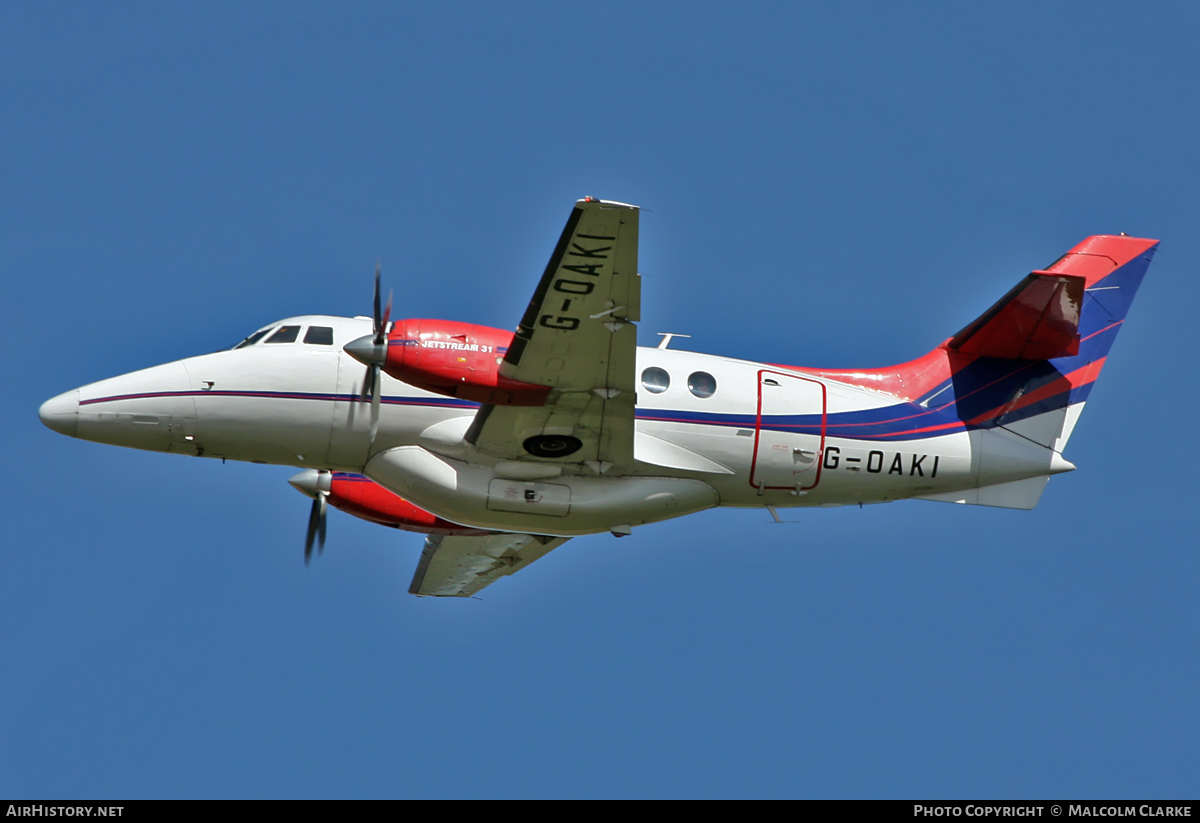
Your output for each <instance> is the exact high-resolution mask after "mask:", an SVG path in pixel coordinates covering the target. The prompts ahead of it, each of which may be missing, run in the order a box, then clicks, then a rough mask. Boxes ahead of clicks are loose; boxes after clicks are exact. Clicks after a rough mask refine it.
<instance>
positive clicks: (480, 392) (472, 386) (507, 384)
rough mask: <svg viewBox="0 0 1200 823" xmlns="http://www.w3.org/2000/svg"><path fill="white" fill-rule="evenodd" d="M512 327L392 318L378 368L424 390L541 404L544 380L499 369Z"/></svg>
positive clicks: (505, 403) (510, 403) (500, 403)
mask: <svg viewBox="0 0 1200 823" xmlns="http://www.w3.org/2000/svg"><path fill="white" fill-rule="evenodd" d="M512 338H513V333H512V332H508V331H503V330H502V329H493V328H488V327H487V326H476V325H473V324H471V323H457V322H455V321H453V320H397V321H396V322H395V323H394V324H392V330H391V332H390V333H389V334H388V349H387V362H386V363H385V364H384V366H383V370H384V371H385V372H387V373H388V374H389V375H391V376H392V377H394V378H396V379H397V380H402V381H403V382H405V383H408V384H409V385H410V386H417V387H419V388H422V389H425V390H426V391H431V392H435V393H437V394H444V395H448V396H450V397H459V398H462V399H463V400H474V401H475V402H477V403H492V404H495V405H497V406H541V405H542V404H544V403H545V402H546V398H547V396H549V394H550V387H549V386H539V385H536V384H534V383H523V382H521V381H520V380H510V379H509V378H507V377H503V376H501V374H500V371H499V369H500V363H501V361H503V360H504V353H505V352H507V351H508V347H509V345H511V344H512Z"/></svg>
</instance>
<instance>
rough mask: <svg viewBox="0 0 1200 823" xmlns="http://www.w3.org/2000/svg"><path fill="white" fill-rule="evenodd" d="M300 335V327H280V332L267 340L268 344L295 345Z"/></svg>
mask: <svg viewBox="0 0 1200 823" xmlns="http://www.w3.org/2000/svg"><path fill="white" fill-rule="evenodd" d="M299 334H300V327H299V326H280V327H279V331H277V332H275V333H274V334H273V335H271V336H270V337H268V338H267V340H266V342H268V343H295V342H296V337H297V336H298V335H299Z"/></svg>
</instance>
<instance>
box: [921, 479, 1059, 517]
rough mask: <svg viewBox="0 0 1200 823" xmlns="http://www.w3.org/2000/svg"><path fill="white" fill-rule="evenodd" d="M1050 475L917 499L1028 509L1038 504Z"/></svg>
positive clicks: (927, 495)
mask: <svg viewBox="0 0 1200 823" xmlns="http://www.w3.org/2000/svg"><path fill="white" fill-rule="evenodd" d="M1049 480H1050V476H1049V475H1045V476H1043V477H1028V478H1026V479H1024V480H1014V481H1012V482H1011V483H997V484H996V485H994V486H982V487H980V488H978V489H965V490H963V491H958V492H943V493H942V494H923V495H921V496H920V497H918V498H917V499H918V500H933V501H935V502H937V503H959V504H963V505H967V506H994V507H996V508H998V509H1021V510H1023V511H1029V510H1030V509H1032V508H1033V507H1034V506H1036V505H1037V504H1038V500H1040V499H1041V498H1042V492H1043V491H1045V490H1046V483H1047V482H1049Z"/></svg>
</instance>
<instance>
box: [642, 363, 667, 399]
mask: <svg viewBox="0 0 1200 823" xmlns="http://www.w3.org/2000/svg"><path fill="white" fill-rule="evenodd" d="M670 385H671V375H669V374H667V373H666V371H665V370H663V369H660V368H659V367H658V366H651V367H650V368H648V369H646V370H645V371H644V372H642V387H643V388H644V389H645V390H646V391H648V392H650V393H651V394H662V393H663V392H665V391H666V390H667V388H668V387H669V386H670Z"/></svg>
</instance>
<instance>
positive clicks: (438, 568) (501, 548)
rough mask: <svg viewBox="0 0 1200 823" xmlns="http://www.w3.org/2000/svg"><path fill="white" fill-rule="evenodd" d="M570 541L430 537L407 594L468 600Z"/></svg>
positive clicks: (515, 536)
mask: <svg viewBox="0 0 1200 823" xmlns="http://www.w3.org/2000/svg"><path fill="white" fill-rule="evenodd" d="M570 539H571V538H569V537H548V536H544V535H536V534H488V535H482V536H477V537H446V536H443V535H430V536H429V538H428V539H426V541H425V549H424V550H423V551H422V552H421V560H420V562H419V563H417V572H416V574H414V575H413V581H412V585H411V586H409V587H408V591H409V593H410V594H417V595H423V596H428V597H470V596H471V595H473V594H475V593H476V592H477V591H479V590H480V589H482V588H484V587H485V586H489V585H491V584H492V583H494V582H496V580H497V579H499V578H501V577H504V576H505V575H508V574H512V573H513V572H516V571H520V570H521V569H523V568H525V567H526V566H528V565H529V564H530V563H532V562H533V561H535V560H537V559H538V558H539V557H542V556H543V555H545V554H547V553H548V552H549V551H550V550H551V549H554V548H557V547H559V546H561V545H562V544H563V543H566V542H567V541H568V540H570Z"/></svg>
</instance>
